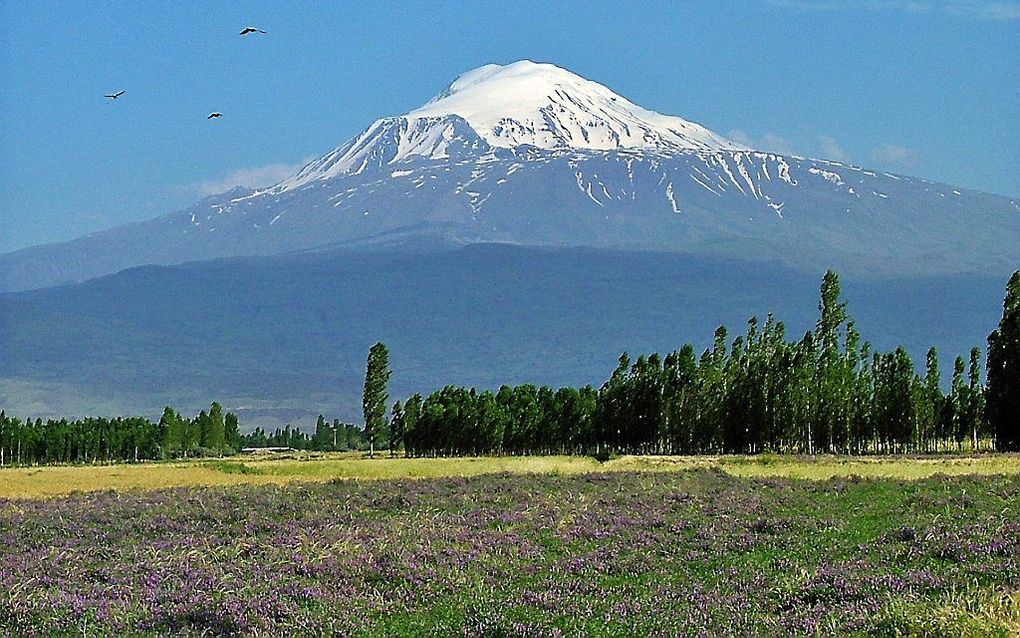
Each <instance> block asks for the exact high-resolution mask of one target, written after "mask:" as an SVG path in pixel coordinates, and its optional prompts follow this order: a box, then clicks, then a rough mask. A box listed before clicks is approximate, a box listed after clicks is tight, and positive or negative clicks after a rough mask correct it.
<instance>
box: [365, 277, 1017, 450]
mask: <svg viewBox="0 0 1020 638" xmlns="http://www.w3.org/2000/svg"><path fill="white" fill-rule="evenodd" d="M818 307H819V312H820V315H819V318H818V322H817V324H816V326H815V329H814V330H813V331H809V332H807V333H806V334H805V335H804V336H803V337H802V338H800V339H799V340H795V341H791V340H788V339H787V336H786V331H785V328H784V326H783V324H782V322H778V321H776V320H775V319H774V318H773V317H772V316H771V315H769V316H768V317H767V318H766V320H765V321H764V323H761V324H759V322H758V320H757V319H755V318H751V320H750V321H748V324H747V331H746V332H745V334H743V335H740V336H737V337H736V338H734V339H733V340H732V341H729V340H728V332H727V330H726V328H725V327H720V328H719V329H717V330H716V332H715V339H714V343H713V345H712V347H710V348H708V349H707V350H705V351H704V352H702V353H701V355H700V356H698V355H696V353H695V350H694V348H693V347H692V346H691V345H689V344H688V345H684V346H683V347H682V348H680V349H679V350H677V351H675V352H671V353H669V354H667V355H666V356H665V357H662V356H660V355H658V354H652V355H650V356H640V357H638V358H637V359H636V360H631V358H630V357H629V356H628V355H627V353H624V354H623V355H622V356H621V357H620V359H619V365H618V366H617V368H616V370H615V371H614V372H613V374H612V376H611V377H610V378H609V380H608V381H606V383H605V384H603V385H602V387H601V388H599V389H598V390H596V389H594V388H592V387H590V386H586V387H583V388H580V389H578V388H560V389H558V390H553V389H551V388H548V387H535V386H533V385H520V386H516V387H509V386H503V387H501V388H500V389H499V390H498V391H497V392H492V391H488V390H486V391H481V392H479V391H476V390H475V389H473V388H472V389H467V388H462V387H455V386H447V387H445V388H442V389H441V390H438V391H436V392H433V393H432V394H430V395H429V396H427V397H424V398H423V397H422V396H421V395H420V394H415V395H414V396H412V397H410V398H409V399H407V400H405V401H403V402H399V401H398V402H397V403H396V404H394V406H393V408H392V413H391V416H390V418H389V419H387V418H386V411H385V405H386V392H385V382H386V380H387V379H388V378H389V371H388V368H387V367H386V350H385V346H384V345H383V344H376V345H375V346H373V349H372V351H371V352H370V354H369V362H368V373H367V375H366V385H365V401H364V408H365V419H366V421H365V422H366V434H367V435H368V437H369V440H370V442H372V441H374V440H375V439H376V438H377V437H378V436H380V433H381V432H383V431H384V428H387V426H388V432H387V433H388V438H389V445H390V448H391V450H396V449H398V448H399V447H400V446H402V447H403V448H404V450H405V451H406V453H407V454H409V455H412V456H433V455H465V454H548V453H564V454H603V453H607V452H621V453H631V454H715V453H757V452H762V451H766V450H771V451H777V452H791V453H804V454H814V453H839V454H867V453H883V454H895V453H930V452H938V451H943V450H951V449H952V450H960V449H971V450H979V449H992V448H995V449H999V450H1020V272H1017V273H1014V274H1013V276H1012V277H1011V278H1010V280H1009V283H1008V285H1007V290H1006V298H1005V303H1004V308H1003V316H1002V321H1001V322H1000V324H999V328H998V329H997V330H995V331H994V332H993V333H992V334H991V335H990V336H989V350H988V362H987V387H986V386H984V385H982V383H981V378H980V377H981V350H980V349H979V348H974V349H973V350H971V352H970V356H969V360H965V359H964V358H963V357H957V358H956V360H955V361H954V364H953V368H952V371H951V373H950V374H951V383H950V384H949V392H948V393H945V392H944V391H943V385H942V373H941V370H940V369H939V357H938V353H937V352H936V351H935V349H934V348H932V349H930V350H929V351H928V353H927V357H926V365H925V368H924V370H923V371H921V372H918V371H916V370H915V368H914V364H913V361H912V360H911V358H910V356H909V355H908V354H907V352H906V351H905V350H904V349H903V348H898V349H896V350H895V351H893V352H886V353H881V352H876V351H873V350H872V348H871V346H870V345H869V344H868V343H867V342H862V340H861V336H860V334H858V332H857V330H856V329H855V326H854V321H853V319H852V318H851V317H850V315H849V314H848V312H847V307H846V303H845V302H843V301H841V299H840V286H839V279H838V277H837V276H836V274H835V273H833V272H831V271H829V272H828V273H826V274H825V277H824V278H823V280H822V285H821V298H820V301H819V306H818Z"/></svg>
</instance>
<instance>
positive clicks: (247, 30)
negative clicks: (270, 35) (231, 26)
mask: <svg viewBox="0 0 1020 638" xmlns="http://www.w3.org/2000/svg"><path fill="white" fill-rule="evenodd" d="M249 33H265V31H263V30H262V29H256V28H255V27H245V28H243V29H241V35H248V34H249Z"/></svg>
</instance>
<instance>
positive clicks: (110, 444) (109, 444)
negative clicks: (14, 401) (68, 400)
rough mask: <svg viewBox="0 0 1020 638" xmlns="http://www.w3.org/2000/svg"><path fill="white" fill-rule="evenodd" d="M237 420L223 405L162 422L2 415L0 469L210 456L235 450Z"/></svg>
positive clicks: (167, 414) (172, 414) (170, 413)
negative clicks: (9, 466) (47, 418)
mask: <svg viewBox="0 0 1020 638" xmlns="http://www.w3.org/2000/svg"><path fill="white" fill-rule="evenodd" d="M240 442H241V435H240V433H239V432H238V424H237V416H236V415H234V414H233V413H231V412H227V413H226V414H224V413H223V408H222V407H221V406H220V404H219V403H215V402H214V403H213V404H212V405H211V406H210V407H209V411H208V412H206V411H205V410H203V411H202V412H200V413H199V414H198V416H195V417H193V418H187V417H182V416H181V415H180V413H179V412H176V411H174V410H173V409H172V408H169V407H168V408H166V409H165V410H164V411H163V416H162V417H161V418H160V419H159V421H157V422H153V421H150V420H149V419H146V418H142V417H130V418H115V419H108V418H104V417H89V418H84V419H77V420H68V419H49V420H47V421H43V420H42V419H36V420H35V421H33V420H31V419H26V420H24V421H22V420H21V419H19V418H17V417H10V416H7V414H6V413H4V412H0V465H10V464H18V465H31V464H38V463H95V462H109V461H139V460H143V459H161V458H180V457H188V456H210V455H219V454H223V453H229V452H231V451H236V450H237V449H238V447H239V445H240Z"/></svg>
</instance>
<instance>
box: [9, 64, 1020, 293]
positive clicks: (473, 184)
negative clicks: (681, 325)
mask: <svg viewBox="0 0 1020 638" xmlns="http://www.w3.org/2000/svg"><path fill="white" fill-rule="evenodd" d="M421 239H429V240H442V241H446V242H456V243H471V242H508V243H517V244H536V245H553V246H556V245H563V246H603V247H630V248H634V247H637V248H648V249H655V250H668V251H678V252H686V253H691V254H711V255H722V256H727V255H731V256H739V257H741V258H743V259H760V260H766V261H781V262H784V263H786V264H788V265H791V266H794V267H797V268H802V269H807V270H810V271H812V272H819V271H822V270H824V269H825V268H828V267H835V268H837V269H840V270H841V271H843V272H850V273H856V274H862V275H888V274H937V273H939V274H941V273H954V272H974V273H995V274H997V273H999V272H1006V271H1008V270H1011V269H1012V268H1015V267H1016V266H1017V262H1018V258H1017V255H1018V254H1020V205H1018V203H1017V202H1016V201H1015V200H1012V199H1009V198H1005V197H1000V196H995V195H989V194H984V193H977V192H973V191H966V190H963V189H957V188H953V187H952V186H947V185H943V184H936V183H932V182H929V181H926V180H922V179H917V178H911V177H907V176H902V175H894V174H890V173H885V172H881V171H873V170H867V169H865V168H862V167H856V166H849V165H846V164H842V163H838V162H832V161H826V160H815V159H808V158H803V157H787V156H782V155H777V154H774V153H768V152H763V151H759V150H755V149H749V148H746V147H743V146H741V145H740V144H736V143H734V142H732V141H730V140H727V139H725V138H724V137H722V136H720V135H718V134H716V133H713V132H712V131H710V130H708V129H706V128H704V127H703V126H700V125H698V124H695V123H693V122H689V121H686V120H684V119H681V118H679V117H671V116H667V115H661V114H659V113H655V112H653V111H649V110H646V109H644V108H641V107H639V106H637V105H635V104H633V103H632V102H630V101H628V100H627V99H625V98H624V97H622V96H619V95H617V94H615V93H613V92H612V91H611V90H610V89H608V88H606V87H605V86H602V85H600V84H597V83H595V82H591V81H589V80H586V79H584V78H581V77H579V76H577V75H575V74H573V73H570V72H569V71H566V70H564V69H561V68H558V67H556V66H553V65H550V64H536V63H533V62H529V61H521V62H516V63H513V64H509V65H506V66H499V65H487V66H483V67H481V68H479V69H475V70H474V71H470V72H468V73H465V74H464V75H462V76H460V77H459V78H458V79H457V80H456V81H455V82H453V83H452V84H451V85H450V86H449V87H447V88H446V89H445V90H444V91H442V92H441V93H440V94H439V95H437V96H436V97H435V98H433V99H432V100H430V101H429V102H428V103H426V104H425V105H423V106H421V107H420V108H417V109H414V110H412V111H410V112H408V113H406V114H404V115H401V116H397V117H387V118H383V119H380V120H377V121H376V122H374V123H373V124H372V125H371V126H369V127H368V129H366V130H365V131H364V132H363V133H361V134H360V135H358V136H356V137H355V138H354V139H352V140H350V141H348V142H346V143H344V144H342V145H340V146H338V147H337V148H335V149H333V150H332V151H330V152H328V153H326V154H325V155H323V156H322V157H320V158H319V159H316V160H314V161H312V162H310V163H309V164H308V165H306V166H305V167H303V168H302V169H301V170H300V171H299V172H298V173H297V174H296V175H294V176H292V177H290V178H288V179H286V180H284V181H282V182H281V183H279V184H277V185H275V186H273V187H271V188H267V189H262V190H259V191H251V190H240V189H235V190H234V191H231V192H229V193H224V194H223V195H219V196H214V197H211V198H207V199H205V200H202V201H200V202H198V203H197V204H195V205H194V206H192V207H190V208H188V209H185V210H183V211H179V212H177V213H173V214H170V215H167V216H165V217H162V218H159V219H156V220H152V221H150V222H145V223H142V224H133V225H128V226H124V227H120V228H117V229H113V230H110V231H106V232H103V233H96V234H94V235H90V236H88V237H84V238H81V239H78V240H75V241H73V242H68V243H67V244H62V245H58V246H44V247H38V248H32V249H27V250H24V251H18V252H15V253H9V254H6V255H0V290H17V289H26V288H33V287H41V286H46V285H52V284H55V283H60V282H64V281H77V280H83V279H87V278H90V277H94V276H97V275H102V274H106V273H110V272H114V271H117V270H120V269H122V268H125V267H129V266H134V265H140V264H146V263H158V264H173V263H180V262H183V261H188V260H196V259H208V258H213V257H221V256H231V255H272V254H281V253H287V252H294V251H306V250H314V249H319V248H326V247H335V246H338V245H386V246H390V245H402V244H405V243H407V242H416V241H419V240H421Z"/></svg>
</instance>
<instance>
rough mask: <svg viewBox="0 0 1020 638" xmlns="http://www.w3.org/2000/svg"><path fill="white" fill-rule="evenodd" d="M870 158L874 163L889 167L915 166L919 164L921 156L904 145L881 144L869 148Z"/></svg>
mask: <svg viewBox="0 0 1020 638" xmlns="http://www.w3.org/2000/svg"><path fill="white" fill-rule="evenodd" d="M871 159H872V161H874V162H875V163H876V164H879V165H882V166H888V167H890V168H915V167H917V166H918V165H920V164H921V157H920V156H919V155H918V154H917V153H915V152H914V151H912V150H910V149H909V148H907V147H905V146H899V145H898V144H882V145H881V146H876V147H875V148H873V149H871Z"/></svg>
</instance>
